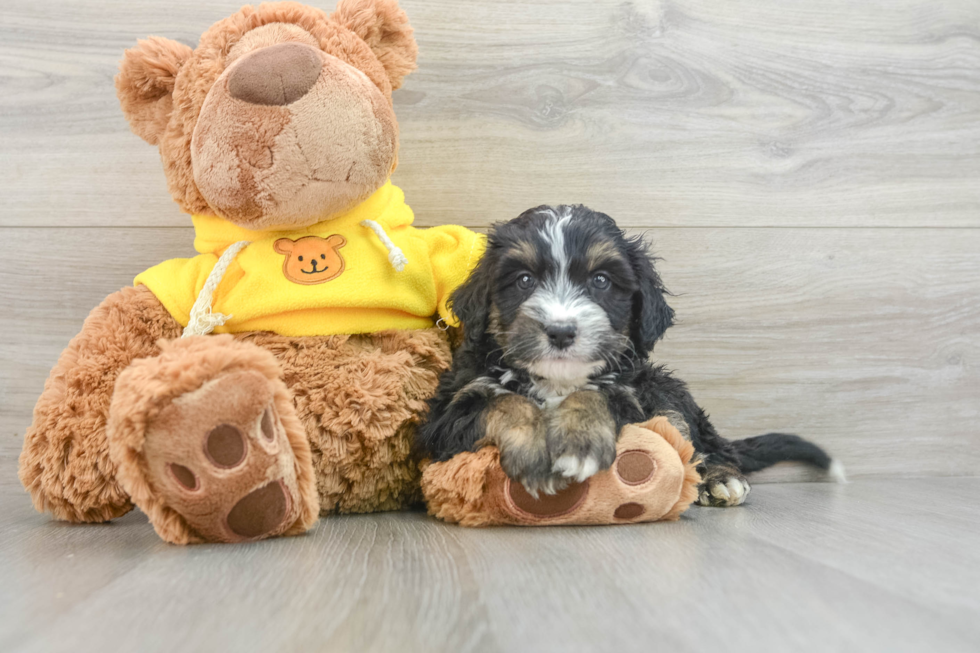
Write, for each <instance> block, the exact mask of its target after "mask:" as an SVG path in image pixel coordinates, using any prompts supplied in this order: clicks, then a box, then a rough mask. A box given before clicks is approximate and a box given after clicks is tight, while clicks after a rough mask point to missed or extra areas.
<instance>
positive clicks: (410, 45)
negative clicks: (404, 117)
mask: <svg viewBox="0 0 980 653" xmlns="http://www.w3.org/2000/svg"><path fill="white" fill-rule="evenodd" d="M331 17H332V18H333V19H334V20H336V21H337V22H338V23H340V24H341V25H343V26H344V27H346V28H347V29H349V30H350V31H352V32H354V33H355V34H357V35H358V36H359V37H361V39H363V40H364V42H365V43H367V44H368V46H369V47H370V48H371V51H372V52H374V56H376V57H377V58H378V61H380V62H381V65H382V66H384V69H385V72H387V73H388V79H389V80H390V81H391V89H392V90H395V89H397V88H398V87H400V86H401V85H402V80H403V79H404V78H405V76H406V75H408V74H409V73H410V72H412V71H413V70H415V60H416V59H417V58H418V54H419V48H418V45H417V44H416V43H415V37H414V36H412V26H411V25H409V24H408V16H406V15H405V12H404V11H403V10H402V8H401V7H399V6H398V3H397V2H396V1H395V0H340V2H338V3H337V9H336V10H335V11H334V13H333V15H332V16H331Z"/></svg>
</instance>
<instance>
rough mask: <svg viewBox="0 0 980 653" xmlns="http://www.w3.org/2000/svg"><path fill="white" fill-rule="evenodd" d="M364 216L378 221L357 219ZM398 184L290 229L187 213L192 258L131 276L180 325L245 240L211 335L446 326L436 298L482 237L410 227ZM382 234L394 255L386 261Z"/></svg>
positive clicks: (442, 303) (441, 299)
mask: <svg viewBox="0 0 980 653" xmlns="http://www.w3.org/2000/svg"><path fill="white" fill-rule="evenodd" d="M364 220H373V221H375V222H377V223H378V224H379V225H380V226H381V227H382V228H383V232H381V233H378V232H377V231H376V230H375V228H374V227H371V226H368V225H367V224H362V221H364ZM413 220H414V215H413V214H412V210H411V209H410V208H409V207H408V205H407V204H405V195H404V193H402V191H401V189H400V188H398V187H397V186H394V185H392V184H391V182H388V183H386V184H385V185H384V186H383V187H382V188H381V189H379V190H378V191H377V192H375V193H374V194H373V195H372V196H371V197H369V198H368V199H367V200H365V201H364V202H362V203H361V204H359V205H358V206H356V207H354V208H353V209H351V210H350V211H348V212H347V213H345V214H343V215H341V216H340V217H337V218H334V219H332V220H327V221H325V222H320V223H317V224H314V225H312V226H310V227H305V228H302V229H292V230H280V231H276V230H270V231H253V230H251V229H245V228H243V227H239V226H236V225H234V224H232V223H231V222H228V221H227V220H224V219H222V218H217V217H214V216H206V215H195V216H193V221H194V228H195V233H196V238H195V240H194V249H196V250H197V251H198V252H200V255H199V256H195V257H194V258H189V259H187V258H184V259H171V260H169V261H165V262H163V263H161V264H159V265H157V266H154V267H152V268H150V269H149V270H146V271H145V272H143V273H141V274H140V275H139V276H137V277H136V280H135V281H134V283H135V284H143V285H145V286H146V287H147V288H149V289H150V290H151V291H152V292H153V294H154V295H156V297H157V298H158V299H159V300H160V302H161V303H163V305H164V307H165V308H166V309H167V310H168V311H169V312H170V314H171V315H173V317H174V319H176V320H177V321H178V322H179V323H180V324H181V326H187V323H188V321H189V319H190V311H191V306H193V304H194V300H195V299H196V298H197V296H198V294H199V293H200V292H201V289H202V288H203V287H204V283H205V281H206V280H207V278H208V275H209V274H211V271H212V270H213V269H214V266H215V263H217V261H218V257H219V256H220V255H221V253H222V252H224V251H225V249H227V248H228V247H229V246H230V245H232V244H234V243H236V242H238V241H248V243H249V244H248V245H247V246H246V247H245V248H244V249H242V250H241V251H240V252H239V253H238V254H237V255H236V256H235V258H234V260H233V261H232V262H231V264H230V266H229V267H228V269H227V271H226V272H225V274H224V276H223V277H222V278H221V281H220V283H219V284H218V286H217V288H216V289H215V291H214V294H213V301H212V310H213V311H214V312H215V313H223V314H225V315H226V316H229V319H228V320H227V321H226V322H225V323H224V324H223V325H221V326H218V327H216V328H215V332H217V333H236V332H241V331H273V332H275V333H278V334H281V335H285V336H319V335H334V334H340V333H370V332H375V331H384V330H386V329H421V328H426V327H430V326H432V325H433V320H434V319H435V316H436V315H437V314H438V315H439V316H440V317H442V318H443V319H444V320H445V321H446V322H447V323H449V324H451V325H454V326H455V325H456V321H455V318H454V316H453V315H452V314H451V313H450V312H449V310H448V309H447V307H446V300H447V299H448V298H449V295H450V293H452V291H453V290H455V289H456V287H457V286H459V285H460V284H461V283H462V282H463V281H464V280H465V279H466V277H467V276H468V275H469V273H470V272H471V271H472V269H473V267H474V266H475V265H476V263H477V262H478V261H479V259H480V256H481V255H482V254H483V249H484V247H485V238H484V237H483V236H482V235H480V234H477V233H474V232H472V231H470V230H469V229H466V228H464V227H458V226H453V225H449V226H444V227H433V228H430V229H416V228H415V227H413V226H412V221H413ZM382 234H387V236H388V237H390V239H391V242H390V243H389V245H394V246H395V247H397V248H399V249H400V250H401V252H402V253H403V254H404V259H407V261H406V260H404V259H403V261H404V262H405V265H404V269H403V271H401V272H398V271H396V269H395V267H394V265H395V263H397V260H396V259H398V256H397V252H396V253H394V254H392V261H394V262H395V263H393V262H389V249H388V247H386V245H385V243H384V242H383V240H382Z"/></svg>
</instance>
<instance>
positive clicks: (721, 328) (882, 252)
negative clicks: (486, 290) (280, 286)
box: [0, 0, 980, 653]
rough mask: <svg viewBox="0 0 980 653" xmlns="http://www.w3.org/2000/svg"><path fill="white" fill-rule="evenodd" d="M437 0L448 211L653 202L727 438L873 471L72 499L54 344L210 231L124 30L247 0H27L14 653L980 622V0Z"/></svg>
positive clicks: (433, 28)
mask: <svg viewBox="0 0 980 653" xmlns="http://www.w3.org/2000/svg"><path fill="white" fill-rule="evenodd" d="M307 1H309V2H311V3H313V4H317V5H318V6H321V7H324V8H327V9H329V8H330V7H331V6H332V5H333V4H334V0H323V1H322V2H318V1H317V0H307ZM401 3H402V5H403V6H404V7H405V8H406V10H407V11H408V13H409V16H410V19H411V21H412V23H413V25H414V26H415V28H416V35H417V37H418V40H419V44H420V51H421V53H420V59H419V70H418V72H417V73H415V74H413V75H412V76H410V77H409V78H408V80H407V83H406V85H405V87H404V88H402V89H401V90H399V91H398V92H396V93H395V95H394V101H395V109H396V112H397V114H398V117H399V122H400V128H401V141H402V148H401V155H400V167H399V169H398V171H397V172H396V174H395V178H394V181H395V182H396V183H398V184H399V185H401V186H402V187H403V188H404V189H405V191H406V193H407V195H408V199H409V202H410V204H411V205H412V207H413V209H414V210H415V212H416V215H417V222H418V224H420V225H434V224H444V223H450V222H452V223H462V224H466V225H469V226H472V227H474V228H478V229H485V228H486V227H487V226H488V225H489V224H490V223H492V222H494V221H497V220H502V219H507V218H510V217H512V216H514V215H516V214H517V213H518V212H519V211H521V210H523V209H525V208H527V207H529V206H533V205H537V204H540V203H543V202H583V203H586V204H589V205H591V206H593V207H594V208H597V209H600V210H604V211H606V212H608V213H610V214H611V215H613V217H615V218H617V219H618V220H619V221H620V223H621V224H622V225H623V226H626V227H630V228H633V229H636V230H642V231H644V232H646V233H647V234H648V236H649V238H650V240H651V241H652V242H653V243H654V248H655V251H656V252H657V254H659V255H660V256H662V257H664V260H663V262H662V263H661V269H662V271H663V274H664V278H665V280H666V283H667V285H668V287H669V288H670V289H672V290H673V291H674V292H675V293H677V295H676V296H675V297H674V298H673V299H672V300H671V301H672V303H673V305H674V307H675V308H676V309H677V310H678V319H679V323H678V326H676V327H675V328H674V329H672V330H671V332H670V333H669V334H668V336H667V338H666V340H665V341H664V342H663V343H662V345H660V346H658V349H657V357H658V359H659V360H661V361H662V362H665V363H667V364H669V365H670V366H671V367H673V368H675V369H677V370H678V371H679V373H680V375H681V376H682V377H683V378H685V379H686V380H688V381H689V383H690V385H691V387H692V390H693V391H694V393H695V396H696V397H697V399H698V400H699V401H700V402H701V403H702V404H703V405H704V406H705V407H706V408H707V409H708V411H709V412H710V413H711V414H712V417H713V419H714V421H715V422H716V424H717V425H718V426H719V428H720V430H721V431H722V432H724V433H725V434H727V435H730V436H733V437H742V436H746V435H751V434H754V433H758V432H761V431H764V430H786V429H792V430H797V431H799V432H801V433H804V434H805V435H807V436H809V437H811V438H813V439H814V440H816V441H818V442H820V443H821V444H823V445H825V446H827V447H828V448H830V449H831V450H832V451H833V452H834V453H835V454H836V455H838V456H840V457H841V458H843V459H844V461H845V463H846V464H847V466H848V468H849V470H850V471H851V472H852V476H854V477H855V478H856V479H858V480H856V481H855V482H854V483H852V484H849V485H845V486H837V485H829V484H779V485H759V484H756V485H754V487H753V492H752V494H751V496H750V498H749V503H748V505H746V506H744V507H742V508H739V509H733V510H711V509H698V508H695V509H692V510H691V511H690V512H689V513H688V515H687V516H686V517H685V518H684V519H683V520H682V521H680V522H678V523H675V524H654V525H643V526H635V527H619V528H593V529H585V528H582V529H579V528H569V529H549V530H519V529H497V530H487V531H471V530H465V529H459V528H456V527H450V526H446V525H443V524H439V523H436V522H434V521H432V520H430V519H428V518H426V517H425V516H424V515H420V514H410V513H405V514H387V515H374V516H364V517H345V518H332V519H325V520H321V521H320V523H319V524H318V526H317V528H316V529H315V531H313V532H311V533H310V534H308V535H306V536H304V537H301V538H293V539H289V540H277V541H271V542H263V543H259V544H254V545H247V546H236V547H227V546H202V547H191V548H179V547H172V546H168V545H166V544H164V543H162V542H161V541H160V540H159V538H158V537H157V536H156V535H155V534H154V532H153V530H152V529H151V528H150V527H149V525H148V524H147V522H146V519H145V517H143V516H142V515H140V514H139V513H132V514H130V515H128V516H126V517H125V518H123V519H120V520H118V521H117V522H115V523H113V524H110V525H104V526H84V527H74V526H69V525H66V524H61V523H57V522H53V521H51V520H50V519H49V518H48V517H46V516H43V515H38V514H36V513H35V512H34V511H33V510H32V508H31V506H30V502H29V500H28V497H27V496H26V495H25V494H24V493H23V490H22V489H21V487H20V485H19V483H18V482H17V479H16V455H17V453H18V451H19V449H20V445H21V441H22V440H21V438H22V434H23V432H24V430H25V429H26V427H27V425H28V423H29V421H30V416H31V408H32V407H33V404H34V401H35V400H36V398H37V395H38V393H39V392H40V389H41V386H42V384H43V381H44V378H45V376H46V375H47V372H48V370H49V369H50V367H51V365H52V364H53V363H54V361H55V359H56V358H57V356H58V354H59V352H60V351H61V350H62V349H63V348H64V346H65V345H66V344H67V342H68V340H69V339H70V338H71V337H72V336H73V335H74V334H75V333H76V332H77V331H78V329H79V328H80V326H81V323H82V320H83V318H84V316H85V315H86V314H87V313H88V311H89V310H90V309H91V308H92V307H93V306H95V305H96V304H97V303H98V302H99V301H100V300H101V299H102V298H104V297H105V296H106V295H107V294H108V293H110V292H113V291H114V290H116V289H118V288H119V287H120V286H122V285H126V284H128V283H129V282H130V281H131V279H132V278H133V276H134V275H135V274H137V273H138V272H140V271H141V270H143V269H144V268H146V267H148V266H150V265H153V264H155V263H157V262H159V261H160V260H163V259H165V258H169V257H174V256H187V255H189V253H190V244H191V235H190V233H191V230H190V229H189V228H188V225H189V220H188V218H187V216H184V215H181V214H180V212H179V211H178V210H177V208H176V206H175V205H174V204H173V202H172V201H171V200H170V197H169V195H168V193H167V190H166V184H165V181H164V177H163V173H162V171H161V169H160V162H159V158H158V156H157V154H156V152H155V150H153V148H150V147H149V146H147V145H146V144H145V143H143V142H142V141H140V140H139V139H138V138H137V137H135V136H133V135H132V134H130V133H129V130H128V127H127V126H126V123H125V121H124V120H123V118H122V115H121V112H120V110H119V107H118V103H117V101H116V99H115V92H114V89H113V85H112V77H113V75H114V74H115V71H116V65H117V62H118V60H119V58H120V56H121V54H122V51H123V50H124V49H125V48H127V47H131V46H132V45H133V44H134V43H135V41H136V39H137V38H143V37H145V36H147V35H150V34H159V35H162V36H168V37H171V38H175V39H178V40H180V41H182V42H184V43H187V44H191V45H193V44H195V43H196V42H197V39H198V37H199V36H200V34H201V32H202V31H203V30H204V29H206V28H207V27H208V26H210V25H211V24H212V23H213V22H215V21H216V20H218V19H220V18H222V17H224V16H226V15H228V14H229V13H231V12H233V11H235V10H237V9H238V7H239V6H240V5H241V4H242V0H207V1H206V2H201V0H170V1H169V2H151V1H150V0H31V1H30V2H28V1H26V0H3V3H2V5H3V6H2V10H0V198H2V208H3V210H2V211H0V306H3V310H2V311H0V332H2V333H4V338H3V341H2V342H0V651H3V652H4V653H6V652H8V651H62V650H63V651H72V653H86V652H88V651H93V652H98V653H111V652H113V651H126V652H129V651H141V652H142V651H148V652H152V651H167V652H168V653H172V652H173V651H198V650H200V651H213V650H218V651H223V650H236V651H246V652H247V651H252V650H256V651H259V650H261V651H277V650H282V651H303V650H318V651H319V650H343V651H375V650H377V651H381V650H396V651H405V652H410V651H453V652H456V651H475V652H484V651H487V652H493V651H551V650H556V651H563V652H574V651H586V650H588V651H616V653H626V652H629V651H651V650H667V651H680V652H683V651H702V650H711V651H714V650H719V651H725V652H726V653H729V652H740V651H753V652H761V653H765V652H768V651H777V652H779V653H783V652H785V651H793V652H796V651H802V652H805V651H821V652H823V651H842V652H845V651H846V652H850V651H888V652H891V651H930V652H931V651H936V650H942V651H945V652H951V653H956V652H959V651H977V650H980V619H978V618H977V617H978V616H980V589H978V588H980V527H978V526H977V524H978V523H980V507H978V503H977V502H976V501H975V500H974V499H973V497H975V496H976V495H977V494H978V491H980V478H978V477H976V474H977V470H978V469H980V430H978V429H980V427H978V424H980V422H978V420H977V418H978V416H980V410H978V401H977V397H978V396H980V341H978V334H980V303H978V302H977V289H978V288H980V256H978V255H977V252H980V184H978V183H977V179H978V178H980V3H978V2H977V0H945V1H944V2H934V1H932V0H894V1H890V2H884V3H883V2H866V1H864V0H825V1H822V2H812V1H811V0H730V1H727V2H704V1H703V0H633V1H626V2H624V1H623V0H574V1H569V0H536V1H534V2H528V1H527V0H467V1H466V2H462V1H452V0H401ZM969 475H973V478H964V477H962V476H969ZM916 476H931V478H913V477H916ZM799 478H802V476H801V475H800V474H799V471H798V470H795V469H794V470H780V469H775V470H770V471H767V472H765V473H764V475H762V476H761V477H757V478H756V479H754V480H755V481H761V480H781V479H783V480H785V479H799Z"/></svg>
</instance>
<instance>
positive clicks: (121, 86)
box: [116, 36, 194, 145]
mask: <svg viewBox="0 0 980 653" xmlns="http://www.w3.org/2000/svg"><path fill="white" fill-rule="evenodd" d="M192 54H194V51H193V50H192V49H191V48H189V47H188V46H186V45H184V44H183V43H178V42H177V41H171V40H170V39H164V38H160V37H159V36H151V37H150V38H148V39H146V40H145V41H139V42H138V44H137V46H136V47H135V48H130V49H129V50H126V52H125V54H123V58H122V61H121V62H120V63H119V74H118V75H116V95H118V96H119V104H121V105H122V110H123V115H125V116H126V120H128V121H129V127H130V129H132V130H133V133H134V134H136V135H137V136H139V137H140V138H142V139H143V140H144V141H146V142H147V143H149V144H150V145H156V144H157V142H158V141H159V140H160V135H161V134H162V133H163V130H164V129H165V128H166V127H167V123H168V122H170V112H171V111H172V110H173V92H174V83H175V82H176V79H177V72H178V71H179V70H180V67H181V66H182V65H183V64H184V62H185V61H187V60H188V59H190V57H191V55H192Z"/></svg>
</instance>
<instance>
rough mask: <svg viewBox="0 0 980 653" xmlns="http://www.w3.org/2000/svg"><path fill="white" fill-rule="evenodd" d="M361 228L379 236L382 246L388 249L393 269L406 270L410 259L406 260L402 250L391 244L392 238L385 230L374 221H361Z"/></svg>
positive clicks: (389, 260)
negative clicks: (365, 228)
mask: <svg viewBox="0 0 980 653" xmlns="http://www.w3.org/2000/svg"><path fill="white" fill-rule="evenodd" d="M361 226H362V227H367V228H368V229H370V230H371V231H373V232H374V233H375V234H376V235H377V236H378V240H380V241H381V244H382V245H384V246H385V248H387V250H388V262H389V263H391V267H393V268H395V270H396V271H397V272H401V271H402V270H404V269H405V266H406V265H407V264H408V259H407V258H405V253H404V252H402V250H401V248H399V247H396V246H395V243H393V242H391V238H389V237H388V234H387V233H385V228H384V227H382V226H381V225H380V224H378V223H377V222H375V221H374V220H361Z"/></svg>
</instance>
